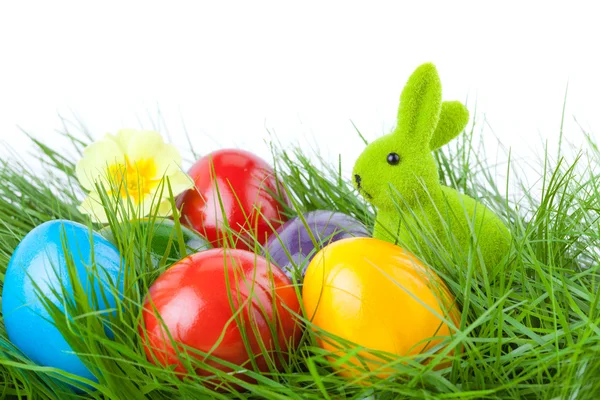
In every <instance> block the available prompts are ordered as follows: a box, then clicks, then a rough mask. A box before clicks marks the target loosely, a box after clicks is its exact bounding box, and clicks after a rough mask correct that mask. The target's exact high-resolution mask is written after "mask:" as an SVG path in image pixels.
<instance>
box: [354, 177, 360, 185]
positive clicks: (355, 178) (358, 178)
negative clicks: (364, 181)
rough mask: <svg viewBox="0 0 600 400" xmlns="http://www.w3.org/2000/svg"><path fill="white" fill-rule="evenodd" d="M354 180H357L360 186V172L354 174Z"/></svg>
mask: <svg viewBox="0 0 600 400" xmlns="http://www.w3.org/2000/svg"><path fill="white" fill-rule="evenodd" d="M354 180H355V181H356V184H357V185H358V187H360V181H361V179H360V175H358V174H356V175H354Z"/></svg>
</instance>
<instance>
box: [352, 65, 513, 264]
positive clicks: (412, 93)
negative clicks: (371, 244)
mask: <svg viewBox="0 0 600 400" xmlns="http://www.w3.org/2000/svg"><path fill="white" fill-rule="evenodd" d="M468 118H469V115H468V111H467V110H466V108H465V107H464V106H463V105H462V104H460V103H459V102H444V103H442V87H441V83H440V78H439V75H438V72H437V69H436V68H435V66H434V65H433V64H431V63H426V64H423V65H421V66H419V67H418V68H417V69H416V70H415V71H414V72H413V74H412V75H411V76H410V78H409V79H408V82H407V83H406V85H405V87H404V89H403V91H402V94H401V96H400V106H399V109H398V123H397V126H396V128H395V129H394V131H393V132H392V133H390V134H388V135H385V136H383V137H380V138H378V139H377V140H375V141H374V142H372V143H370V144H369V145H368V146H367V147H366V148H365V150H364V151H363V153H362V154H361V155H360V156H359V158H358V159H357V161H356V164H355V166H354V171H353V176H354V184H355V186H356V187H357V189H358V190H359V192H360V193H361V194H362V195H363V196H364V197H365V198H366V199H367V200H368V201H369V202H370V203H371V204H373V205H374V206H375V207H376V208H377V219H376V222H375V228H374V232H373V235H374V236H375V237H376V238H380V239H383V240H386V241H390V242H399V244H400V245H404V246H406V247H408V248H409V249H411V250H413V251H415V252H416V253H419V254H423V253H424V252H426V251H427V248H428V247H431V244H432V241H435V242H437V243H438V244H441V245H442V246H443V247H444V248H446V249H448V251H450V249H452V251H453V252H454V253H457V250H456V249H458V254H454V255H456V256H457V257H460V258H461V259H463V260H466V259H467V258H468V257H474V258H475V262H476V263H477V265H482V263H483V265H485V267H486V269H487V270H488V271H490V272H491V271H494V268H495V267H496V266H497V265H498V264H499V263H500V261H501V260H502V259H503V258H504V257H505V256H506V255H507V254H508V252H509V249H510V243H511V236H510V232H509V230H508V229H507V227H506V226H505V225H504V223H503V222H502V220H500V218H499V217H498V216H496V215H495V214H494V213H493V212H492V211H491V210H490V209H489V208H487V207H485V206H484V205H483V204H482V203H480V202H478V201H476V200H474V199H472V198H470V197H468V196H466V195H464V194H461V193H459V192H457V191H456V190H454V189H452V188H449V187H446V186H443V185H441V184H440V182H439V177H438V168H437V165H436V163H435V159H434V156H433V153H432V151H433V150H435V149H437V148H439V147H440V146H442V145H444V144H446V143H448V142H449V141H450V140H451V139H453V138H454V137H456V136H457V135H458V134H459V133H460V132H461V131H462V130H463V129H464V128H465V126H466V124H467V122H468ZM390 153H396V154H398V155H399V156H400V162H399V163H397V164H395V165H393V163H392V164H390V163H389V162H388V155H389V154H390Z"/></svg>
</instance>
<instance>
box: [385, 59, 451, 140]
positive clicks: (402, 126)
mask: <svg viewBox="0 0 600 400" xmlns="http://www.w3.org/2000/svg"><path fill="white" fill-rule="evenodd" d="M441 108H442V84H441V83H440V77H439V75H438V72H437V69H436V68H435V66H434V65H433V64H431V63H426V64H423V65H421V66H419V67H418V68H417V69H416V70H415V72H413V74H412V75H411V76H410V78H408V82H406V85H405V86H404V89H403V90H402V94H401V95H400V107H399V108H398V124H397V126H396V130H395V132H394V134H397V135H400V137H401V138H402V142H403V144H404V145H405V146H407V147H408V146H409V147H411V148H413V149H423V148H428V147H429V142H430V140H431V137H432V135H433V132H434V130H435V127H436V126H437V123H438V120H439V117H440V111H441Z"/></svg>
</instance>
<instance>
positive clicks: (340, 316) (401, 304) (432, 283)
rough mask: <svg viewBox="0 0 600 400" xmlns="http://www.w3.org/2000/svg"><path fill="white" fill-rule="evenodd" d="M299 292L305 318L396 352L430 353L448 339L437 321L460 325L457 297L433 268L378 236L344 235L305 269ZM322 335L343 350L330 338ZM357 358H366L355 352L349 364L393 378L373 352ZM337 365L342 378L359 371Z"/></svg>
mask: <svg viewBox="0 0 600 400" xmlns="http://www.w3.org/2000/svg"><path fill="white" fill-rule="evenodd" d="M302 297H303V302H304V307H305V310H306V313H307V318H308V319H309V320H310V321H312V323H313V324H314V325H316V326H317V327H319V328H321V329H323V330H325V331H327V332H330V333H332V334H333V335H336V336H339V337H341V338H343V339H346V340H349V341H351V342H354V343H356V344H358V345H360V346H363V347H366V348H369V349H374V350H379V351H385V352H388V353H392V354H395V355H399V356H404V355H411V354H420V353H423V352H425V351H427V350H431V348H432V347H434V346H436V345H438V344H439V343H440V342H441V341H442V340H443V339H444V338H443V337H444V336H450V334H451V330H450V327H449V326H448V325H447V324H446V323H444V322H443V321H442V320H441V319H440V318H445V319H451V320H452V321H453V322H454V324H455V325H458V322H459V313H458V308H457V306H456V305H454V298H453V297H452V295H451V294H450V292H449V291H448V288H447V287H446V286H445V285H444V283H443V282H442V281H441V279H440V278H439V277H438V276H437V275H436V274H435V273H434V272H433V271H432V270H431V269H429V268H428V267H426V266H425V265H423V264H422V263H421V262H419V261H418V260H417V259H416V258H415V257H414V256H413V255H412V254H410V253H409V252H408V251H406V250H404V249H402V248H401V247H398V246H396V245H393V244H391V243H388V242H384V241H382V240H378V239H373V238H350V239H343V240H340V241H337V242H334V243H332V244H330V245H328V246H327V247H325V248H323V249H322V250H321V251H320V252H319V253H317V255H316V256H315V257H314V258H313V260H312V261H311V262H310V264H309V266H308V269H307V271H306V276H305V278H304V285H303V289H302ZM448 316H449V318H448ZM434 336H435V339H431V338H432V337H434ZM318 340H319V344H320V346H321V347H323V348H324V349H326V350H329V351H332V352H336V353H337V354H339V345H334V344H331V338H327V339H326V340H323V337H320V338H319V339H318ZM358 358H360V359H361V360H362V363H361V361H360V360H358V359H357V358H356V357H352V358H350V359H349V360H348V361H349V362H350V363H352V364H355V365H364V364H366V365H367V366H368V367H369V369H370V370H372V371H375V370H377V369H378V368H379V370H378V372H377V376H379V377H386V376H387V375H389V370H386V369H385V368H383V369H381V364H382V361H381V360H380V359H377V357H375V356H373V355H372V354H366V353H365V352H361V353H358ZM362 368H363V369H364V367H362ZM339 369H340V371H339V372H340V373H342V374H344V375H354V374H356V373H358V372H357V370H356V369H355V368H353V367H352V366H349V365H342V366H340V367H339Z"/></svg>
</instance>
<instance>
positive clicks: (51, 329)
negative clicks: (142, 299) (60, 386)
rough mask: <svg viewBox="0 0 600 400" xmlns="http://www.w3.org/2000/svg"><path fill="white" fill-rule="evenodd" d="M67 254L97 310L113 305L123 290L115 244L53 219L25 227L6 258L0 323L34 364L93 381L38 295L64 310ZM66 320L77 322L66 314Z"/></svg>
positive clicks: (69, 293) (68, 287)
mask: <svg viewBox="0 0 600 400" xmlns="http://www.w3.org/2000/svg"><path fill="white" fill-rule="evenodd" d="M65 250H66V252H65ZM69 258H71V259H72V260H73V264H72V265H73V266H74V268H75V270H76V271H77V275H76V278H75V279H77V281H79V283H80V284H81V286H82V287H83V289H84V290H85V293H86V294H87V295H88V299H89V304H90V305H91V306H93V305H94V304H95V309H96V310H98V311H101V310H106V309H114V307H115V306H116V301H117V299H116V297H117V296H118V297H122V293H123V268H122V263H121V257H120V255H119V252H118V250H117V249H116V248H115V246H114V245H113V244H111V243H110V242H109V241H107V240H106V239H104V238H103V237H102V236H100V235H99V234H98V233H95V232H92V233H91V236H90V231H89V229H88V228H87V227H86V226H84V225H81V224H78V223H75V222H72V221H67V220H55V221H50V222H46V223H44V224H42V225H40V226H38V227H36V228H34V229H33V230H32V231H31V232H29V233H28V234H27V235H26V236H25V237H24V238H23V240H22V241H21V243H20V244H19V245H18V246H17V248H16V249H15V251H14V253H13V255H12V257H11V259H10V262H9V264H8V268H7V270H6V275H5V278H4V287H3V290H2V315H3V318H4V325H5V327H6V333H7V334H8V338H9V339H10V341H11V342H12V343H13V344H14V345H15V346H16V347H17V348H18V349H19V350H21V351H22V352H23V353H24V354H25V355H26V356H28V357H29V358H30V359H31V360H32V361H33V362H35V363H36V364H38V365H42V366H48V367H54V368H59V369H61V370H64V371H66V372H69V373H71V374H75V375H78V376H80V377H83V378H87V379H90V380H93V381H97V379H96V377H95V376H94V375H93V374H92V373H91V371H90V370H89V369H88V368H87V367H86V366H85V365H84V364H83V362H82V361H81V359H80V358H79V357H78V356H77V355H75V354H73V350H72V348H71V347H70V346H69V345H68V344H67V342H66V340H65V338H64V337H63V335H62V334H61V333H60V331H59V330H58V329H57V328H56V327H55V326H54V324H53V322H52V318H51V316H50V314H49V313H48V311H47V310H46V308H45V307H44V303H43V302H42V300H41V299H43V298H44V297H45V298H46V299H48V300H50V301H51V302H52V303H53V304H55V305H56V307H58V308H59V309H60V310H61V311H63V312H64V305H63V303H64V300H65V299H66V300H70V301H73V287H72V284H71V280H70V279H69V275H68V267H67V260H68V259H69ZM92 274H93V275H92ZM90 276H93V277H94V279H91V280H90V279H89V278H90ZM34 282H35V284H36V285H37V286H38V288H39V291H37V290H36V289H35V286H34ZM61 285H62V286H63V288H61ZM115 289H116V290H115ZM40 292H41V293H40ZM115 292H117V294H116V296H115ZM40 296H43V297H40ZM93 299H95V300H93ZM99 314H102V313H99ZM98 318H100V317H98ZM71 323H77V322H76V320H73V319H72V318H71ZM109 334H110V332H109Z"/></svg>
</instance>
